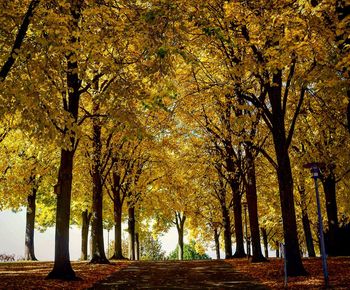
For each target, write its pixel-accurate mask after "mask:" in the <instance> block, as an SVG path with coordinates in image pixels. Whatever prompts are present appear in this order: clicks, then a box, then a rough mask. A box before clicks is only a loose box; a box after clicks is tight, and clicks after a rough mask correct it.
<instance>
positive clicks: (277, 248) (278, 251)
mask: <svg viewBox="0 0 350 290" xmlns="http://www.w3.org/2000/svg"><path fill="white" fill-rule="evenodd" d="M275 247H276V258H279V257H280V245H279V243H278V242H275Z"/></svg>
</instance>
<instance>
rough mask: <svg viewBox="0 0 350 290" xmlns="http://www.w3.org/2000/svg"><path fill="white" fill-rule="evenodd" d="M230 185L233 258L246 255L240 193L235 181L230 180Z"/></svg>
mask: <svg viewBox="0 0 350 290" xmlns="http://www.w3.org/2000/svg"><path fill="white" fill-rule="evenodd" d="M230 186H231V188H232V193H233V217H234V223H235V236H236V251H235V253H234V255H233V257H234V258H243V257H246V253H245V251H244V237H243V223H242V195H241V193H240V192H239V185H238V183H237V182H236V181H231V182H230Z"/></svg>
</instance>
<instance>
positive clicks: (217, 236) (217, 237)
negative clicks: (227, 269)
mask: <svg viewBox="0 0 350 290" xmlns="http://www.w3.org/2000/svg"><path fill="white" fill-rule="evenodd" d="M214 242H215V253H216V259H217V260H220V234H219V231H218V229H217V228H215V229H214Z"/></svg>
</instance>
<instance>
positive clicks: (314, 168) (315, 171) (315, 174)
mask: <svg viewBox="0 0 350 290" xmlns="http://www.w3.org/2000/svg"><path fill="white" fill-rule="evenodd" d="M323 166H324V164H323V163H308V164H305V165H304V168H310V169H311V174H312V178H313V179H314V181H315V190H316V203H317V216H318V227H319V228H318V231H319V233H320V250H321V257H322V269H323V276H324V282H325V285H326V286H328V270H327V257H326V248H325V244H324V236H323V222H322V213H321V203H320V195H319V192H318V183H317V178H319V173H320V168H321V167H323Z"/></svg>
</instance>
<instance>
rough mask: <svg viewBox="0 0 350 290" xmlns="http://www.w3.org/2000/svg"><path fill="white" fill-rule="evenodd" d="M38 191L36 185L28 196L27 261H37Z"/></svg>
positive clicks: (25, 254) (25, 257)
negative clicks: (36, 202)
mask: <svg viewBox="0 0 350 290" xmlns="http://www.w3.org/2000/svg"><path fill="white" fill-rule="evenodd" d="M36 192H37V188H36V187H35V186H34V187H33V188H32V192H31V194H30V195H28V198H27V214H26V236H25V248H24V259H25V260H27V261H37V259H36V257H35V254H34V227H35V209H36V204H35V201H36Z"/></svg>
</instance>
